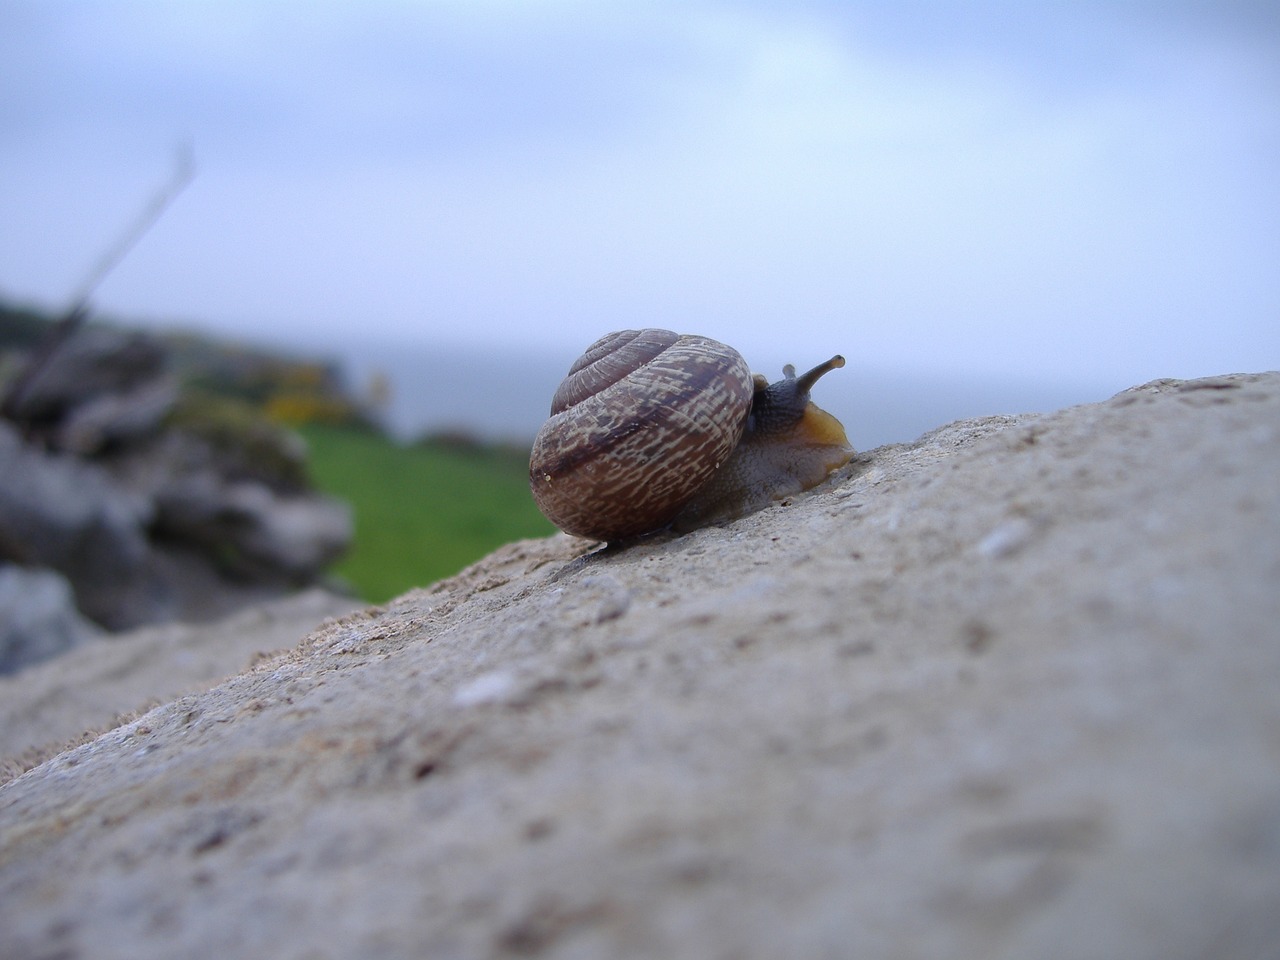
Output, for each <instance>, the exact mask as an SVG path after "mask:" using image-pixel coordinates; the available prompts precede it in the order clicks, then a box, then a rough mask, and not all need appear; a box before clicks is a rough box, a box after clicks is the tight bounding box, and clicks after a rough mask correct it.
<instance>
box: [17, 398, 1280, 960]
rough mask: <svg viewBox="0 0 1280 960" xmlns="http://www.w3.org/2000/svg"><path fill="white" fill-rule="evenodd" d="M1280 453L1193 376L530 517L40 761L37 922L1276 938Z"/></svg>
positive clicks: (592, 945)
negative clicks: (588, 518) (756, 486)
mask: <svg viewBox="0 0 1280 960" xmlns="http://www.w3.org/2000/svg"><path fill="white" fill-rule="evenodd" d="M850 427H851V431H850V432H851V434H852V435H853V438H854V440H855V442H856V434H857V428H856V420H855V421H854V422H853V423H851V424H850ZM1277 476H1280V374H1264V375H1247V376H1233V377H1222V378H1215V379H1212V380H1201V381H1193V382H1186V383H1182V382H1172V381H1162V382H1156V383H1153V384H1148V385H1146V386H1144V387H1140V388H1136V389H1134V390H1130V391H1127V392H1125V393H1123V394H1120V395H1118V396H1117V397H1115V398H1113V399H1112V400H1110V401H1107V402H1105V403H1100V404H1095V405H1090V406H1085V407H1078V408H1073V409H1069V410H1065V411H1062V412H1059V413H1056V414H1051V415H1047V416H1036V417H998V418H990V419H986V420H977V421H966V422H961V423H957V424H952V425H950V426H948V427H945V428H942V429H940V430H937V431H934V432H933V433H931V434H928V435H926V436H925V437H923V438H921V440H920V441H918V442H917V443H915V444H911V445H902V446H893V447H885V448H880V449H878V450H874V451H872V452H871V453H869V454H866V455H863V456H861V457H859V458H858V459H857V460H856V461H855V462H854V463H852V464H850V465H849V467H847V468H845V469H844V470H843V471H842V472H841V474H840V475H839V476H837V477H836V478H834V480H833V482H832V483H831V484H830V485H829V486H828V487H827V488H825V489H820V490H819V491H817V492H816V493H814V494H813V495H809V496H805V497H799V498H796V499H795V500H794V501H793V502H791V503H789V504H786V505H781V506H778V507H776V508H774V509H770V510H767V511H765V512H763V513H760V514H757V515H755V516H752V517H747V518H744V519H742V520H739V521H737V522H735V523H733V524H730V525H728V526H725V527H722V528H709V529H704V530H700V531H697V532H695V533H692V534H689V535H687V536H684V537H680V538H671V537H665V538H662V537H659V538H653V539H651V540H649V541H646V542H642V543H639V544H636V545H634V546H632V547H630V548H628V549H625V550H597V549H594V548H593V547H592V546H591V545H588V544H584V543H582V542H579V541H573V540H571V539H569V538H567V537H554V538H549V539H547V540H542V541H527V542H522V543H517V544H513V545H510V546H508V547H506V548H503V549H502V550H499V551H498V552H496V553H495V554H493V555H491V556H490V557H489V558H487V559H486V560H484V561H482V562H481V563H479V564H477V565H475V566H474V567H472V568H470V569H468V570H466V571H464V572H463V573H461V574H459V575H458V576H457V577H455V578H452V579H451V580H446V581H443V582H441V583H439V584H436V585H435V586H433V587H430V588H427V589H422V590H418V591H414V592H412V593H410V594H407V595H406V596H404V597H402V598H400V599H398V600H397V601H395V602H393V603H391V604H389V605H387V606H385V607H383V608H373V609H370V610H367V611H363V612H361V613H357V614H354V615H352V616H349V617H346V618H344V619H342V620H338V621H335V622H330V623H328V624H326V625H325V626H323V627H322V628H321V629H319V630H318V631H316V632H314V633H312V634H311V635H310V636H308V637H306V638H305V639H303V640H302V642H301V643H300V644H299V645H298V646H297V647H296V648H295V649H293V650H292V651H290V652H289V653H287V654H285V655H283V656H280V657H277V658H275V659H271V660H268V661H265V662H262V663H259V664H258V665H256V666H255V667H254V668H252V669H250V670H248V671H246V672H244V673H242V674H241V675H239V676H237V677H234V678H232V679H230V680H228V681H227V682H225V683H222V684H220V685H218V686H216V687H214V688H212V689H209V690H207V691H205V692H201V693H194V694H191V695H189V696H184V697H181V698H179V699H177V700H174V701H172V702H170V703H166V704H164V705H162V706H159V707H157V708H155V709H153V710H151V711H150V712H148V713H146V714H144V715H142V716H140V717H138V718H137V719H135V720H133V721H131V722H129V723H127V724H125V725H123V726H120V727H118V728H116V729H114V730H111V731H110V732H108V733H106V734H104V735H102V736H100V737H98V738H96V739H93V740H91V741H89V742H86V743H84V744H82V745H80V746H77V747H75V748H73V749H70V750H68V751H66V752H64V753H62V754H60V755H59V756H57V757H55V758H53V759H50V760H49V761H47V762H45V763H43V764H42V765H40V766H38V767H36V768H34V769H31V770H29V771H28V772H26V773H25V774H23V775H21V776H19V777H17V778H16V779H14V780H12V781H10V782H9V783H7V784H5V785H4V786H3V787H0V955H4V956H6V957H15V958H34V957H38V956H101V957H130V958H138V957H168V956H174V955H181V956H187V957H220V958H221V957H228V956H236V957H249V956H284V957H319V956H376V957H383V958H397V957H406V958H407V957H427V956H429V957H433V958H449V957H478V956H493V957H505V956H543V957H589V956H591V957H594V956H611V957H653V956H663V957H691V958H692V957H697V958H705V957H743V958H752V957H761V958H766V957H768V958H773V957H781V956H802V957H833V958H834V957H849V956H856V957H860V958H875V957H912V958H934V957H937V958H942V957H947V958H982V960H987V958H998V957H1009V958H1013V957H1048V958H1053V957H1063V958H1067V957H1070V958H1099V960H1100V958H1113V957H1125V958H1131V960H1145V958H1152V960H1155V958H1159V960H1168V958H1188V960H1190V958H1204V957H1214V958H1226V960H1246V958H1258V960H1260V958H1269V957H1273V956H1276V955H1277V947H1278V946H1280V842H1277V838H1278V837H1280V765H1278V764H1277V759H1276V758H1277V753H1276V749H1277V741H1276V731H1277V730H1280V697H1278V696H1277V695H1276V691H1277V688H1278V686H1280V629H1278V628H1277V624H1280V484H1277V483H1276V481H1275V478H1276V477H1277Z"/></svg>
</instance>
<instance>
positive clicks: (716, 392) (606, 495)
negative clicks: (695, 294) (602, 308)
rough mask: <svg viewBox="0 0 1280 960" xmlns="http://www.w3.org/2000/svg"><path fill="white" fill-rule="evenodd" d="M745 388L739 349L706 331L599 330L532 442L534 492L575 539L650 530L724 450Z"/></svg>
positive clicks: (734, 435)
mask: <svg viewBox="0 0 1280 960" xmlns="http://www.w3.org/2000/svg"><path fill="white" fill-rule="evenodd" d="M752 390H753V387H752V379H751V371H750V369H749V368H748V367H747V363H746V361H745V360H744V359H743V358H742V356H741V354H739V353H738V352H737V351H736V350H734V349H733V348H732V347H728V346H725V345H724V344H723V343H719V342H717V341H715V340H710V339H708V338H706V337H697V336H690V335H683V334H676V333H672V332H671V331H670V330H656V329H648V330H623V331H620V332H618V333H611V334H609V335H608V336H605V337H601V338H600V339H599V340H597V341H596V342H595V343H593V344H592V345H591V346H590V347H589V348H588V349H587V351H586V353H585V354H583V356H582V357H581V358H579V360H578V361H577V362H576V363H575V364H574V365H573V367H572V368H571V369H570V371H569V375H568V376H567V377H566V378H565V380H564V382H563V383H562V384H561V385H560V388H559V390H557V391H556V395H555V398H554V399H553V401H552V405H551V418H550V419H549V420H548V421H547V422H546V423H545V424H544V425H543V427H542V429H541V430H540V431H539V432H538V436H537V437H536V438H535V440H534V442H533V450H532V453H531V455H530V459H529V484H530V488H531V490H532V491H533V498H534V500H535V501H536V502H537V504H538V507H539V509H540V510H542V512H543V513H544V514H545V515H546V516H547V518H548V519H549V520H551V522H552V523H554V524H555V525H556V526H558V527H559V528H560V529H561V530H564V531H565V532H567V533H572V534H574V535H576V536H580V537H587V538H590V539H595V540H606V541H611V540H620V539H624V538H626V537H632V536H637V535H639V534H642V533H648V532H650V531H653V530H658V529H661V528H662V527H663V526H665V525H666V524H668V523H670V522H671V520H672V518H673V517H674V516H675V515H676V513H677V512H678V511H679V510H680V508H681V507H682V506H684V504H685V503H687V502H688V501H689V500H690V499H691V498H692V497H693V495H694V494H695V493H697V491H698V489H699V488H700V487H702V486H703V484H705V483H706V482H707V481H708V480H709V479H710V478H711V477H712V476H713V475H714V474H715V472H716V470H717V469H718V468H719V467H720V465H721V464H722V463H724V461H725V460H726V459H728V457H729V454H730V453H732V452H733V449H734V447H735V446H736V445H737V443H738V440H739V439H740V438H741V436H742V432H743V429H744V428H745V425H746V421H747V414H748V413H749V412H750V409H751V397H752Z"/></svg>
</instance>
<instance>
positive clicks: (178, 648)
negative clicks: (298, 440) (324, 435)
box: [0, 570, 359, 777]
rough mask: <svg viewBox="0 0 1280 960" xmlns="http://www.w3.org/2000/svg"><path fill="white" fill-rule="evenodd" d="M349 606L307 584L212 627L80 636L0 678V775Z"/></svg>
mask: <svg viewBox="0 0 1280 960" xmlns="http://www.w3.org/2000/svg"><path fill="white" fill-rule="evenodd" d="M2 576H3V571H2V570H0V577H2ZM29 576H36V575H34V574H32V575H29ZM39 576H41V577H45V578H47V577H52V576H55V575H54V574H50V573H48V572H47V571H45V572H42V573H41V574H39ZM2 582H3V580H2V579H0V583H2ZM63 586H64V589H66V588H65V584H64V585H63ZM68 592H69V591H68ZM357 607H359V604H358V603H357V602H356V601H355V600H353V599H351V598H350V597H343V596H338V595H336V594H333V593H329V592H327V591H325V590H320V589H311V590H306V591H304V592H302V593H298V594H294V595H293V596H290V597H285V598H284V599H281V600H274V601H270V602H267V603H263V604H259V605H256V606H253V607H250V608H249V609H247V610H245V611H243V612H242V613H238V614H234V615H232V616H230V617H227V618H225V619H223V620H220V621H217V622H216V623H202V624H191V623H167V624H162V625H159V626H152V627H142V628H140V629H138V630H134V631H132V632H130V633H120V634H115V635H113V636H111V637H110V639H102V637H103V636H104V635H103V634H101V633H99V634H97V636H96V637H91V638H89V639H97V641H98V642H90V643H85V644H83V645H82V646H79V647H77V648H76V649H75V650H72V651H71V652H69V653H65V654H63V655H62V656H60V657H58V658H57V659H56V660H52V661H50V662H48V663H42V664H39V665H37V666H33V667H30V668H28V669H26V670H24V671H22V672H21V673H20V674H18V675H17V676H11V677H0V777H2V776H3V775H4V773H5V771H6V770H15V771H16V770H21V769H22V768H23V766H24V765H25V766H30V763H26V764H24V763H23V760H24V757H25V756H27V755H34V756H40V755H45V756H47V755H49V754H50V753H51V752H57V751H56V749H54V748H57V747H58V746H59V745H60V744H65V743H66V742H67V741H68V740H70V739H72V738H74V737H78V736H80V735H81V734H82V733H84V732H85V731H88V730H99V731H101V730H103V729H106V728H108V727H113V726H116V725H117V724H118V723H119V718H120V717H121V716H122V715H124V714H129V713H132V712H134V711H136V710H137V709H138V708H140V707H144V706H152V705H154V704H156V703H167V702H168V701H170V700H173V699H175V698H177V697H180V696H184V695H186V694H189V693H199V692H200V691H203V690H207V689H209V688H210V687H211V686H213V685H214V684H216V683H219V682H221V681H222V680H225V679H226V678H227V677H229V676H232V675H234V674H236V673H239V672H241V671H243V670H246V669H248V668H249V667H250V666H251V665H252V664H253V663H254V662H255V661H256V660H258V659H260V658H262V657H266V656H269V655H272V654H275V653H279V652H281V651H283V650H286V649H288V648H290V647H293V646H295V645H296V644H297V642H298V637H300V636H303V635H305V634H306V633H308V632H309V631H311V630H313V629H315V628H316V627H317V626H319V625H320V623H321V621H323V620H325V619H327V618H330V617H337V616H340V615H342V614H346V613H350V612H352V611H353V610H355V609H356V608H357ZM2 612H3V608H2V607H0V613H2Z"/></svg>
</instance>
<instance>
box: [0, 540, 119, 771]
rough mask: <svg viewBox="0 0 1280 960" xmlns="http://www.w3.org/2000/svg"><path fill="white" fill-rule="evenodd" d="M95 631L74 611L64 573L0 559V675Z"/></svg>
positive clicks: (92, 637) (93, 636) (89, 637)
mask: <svg viewBox="0 0 1280 960" xmlns="http://www.w3.org/2000/svg"><path fill="white" fill-rule="evenodd" d="M101 635H102V631H101V629H99V628H98V627H97V626H95V625H94V624H92V623H90V622H89V621H88V620H86V619H85V618H84V617H82V616H80V613H79V611H78V610H76V604H75V597H74V596H73V595H72V593H71V586H70V584H68V583H67V581H66V579H65V578H64V577H62V576H61V575H59V574H57V573H54V572H53V571H52V570H41V569H35V570H28V569H26V568H24V567H19V566H17V565H15V564H12V563H0V674H5V673H13V672H14V671H16V670H19V669H21V668H22V667H25V666H27V665H28V664H32V663H38V662H39V661H41V660H47V659H49V658H50V657H54V656H57V655H58V654H60V653H65V652H66V651H67V650H70V649H71V648H72V647H75V646H79V645H80V644H82V643H85V642H86V641H89V640H96V639H98V638H99V637H100V636H101ZM0 703H3V700H0ZM5 732H6V733H7V732H8V731H7V730H6V731H5ZM2 736H4V733H0V737H2ZM0 756H3V754H2V753H0Z"/></svg>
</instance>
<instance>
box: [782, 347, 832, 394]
mask: <svg viewBox="0 0 1280 960" xmlns="http://www.w3.org/2000/svg"><path fill="white" fill-rule="evenodd" d="M843 366H844V357H842V356H840V354H838V353H837V354H836V355H835V356H834V357H832V358H831V359H830V360H828V361H827V362H826V363H820V364H818V365H817V366H816V367H814V368H813V369H812V370H810V371H809V372H808V373H806V374H805V375H804V376H803V377H797V378H796V386H797V387H799V388H800V389H801V390H802V391H804V392H805V393H808V392H809V391H810V390H812V389H813V385H814V384H815V383H817V382H818V380H819V378H821V377H822V375H823V374H826V373H830V372H831V371H832V370H839V369H840V368H841V367H843ZM792 369H793V370H794V368H792Z"/></svg>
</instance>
